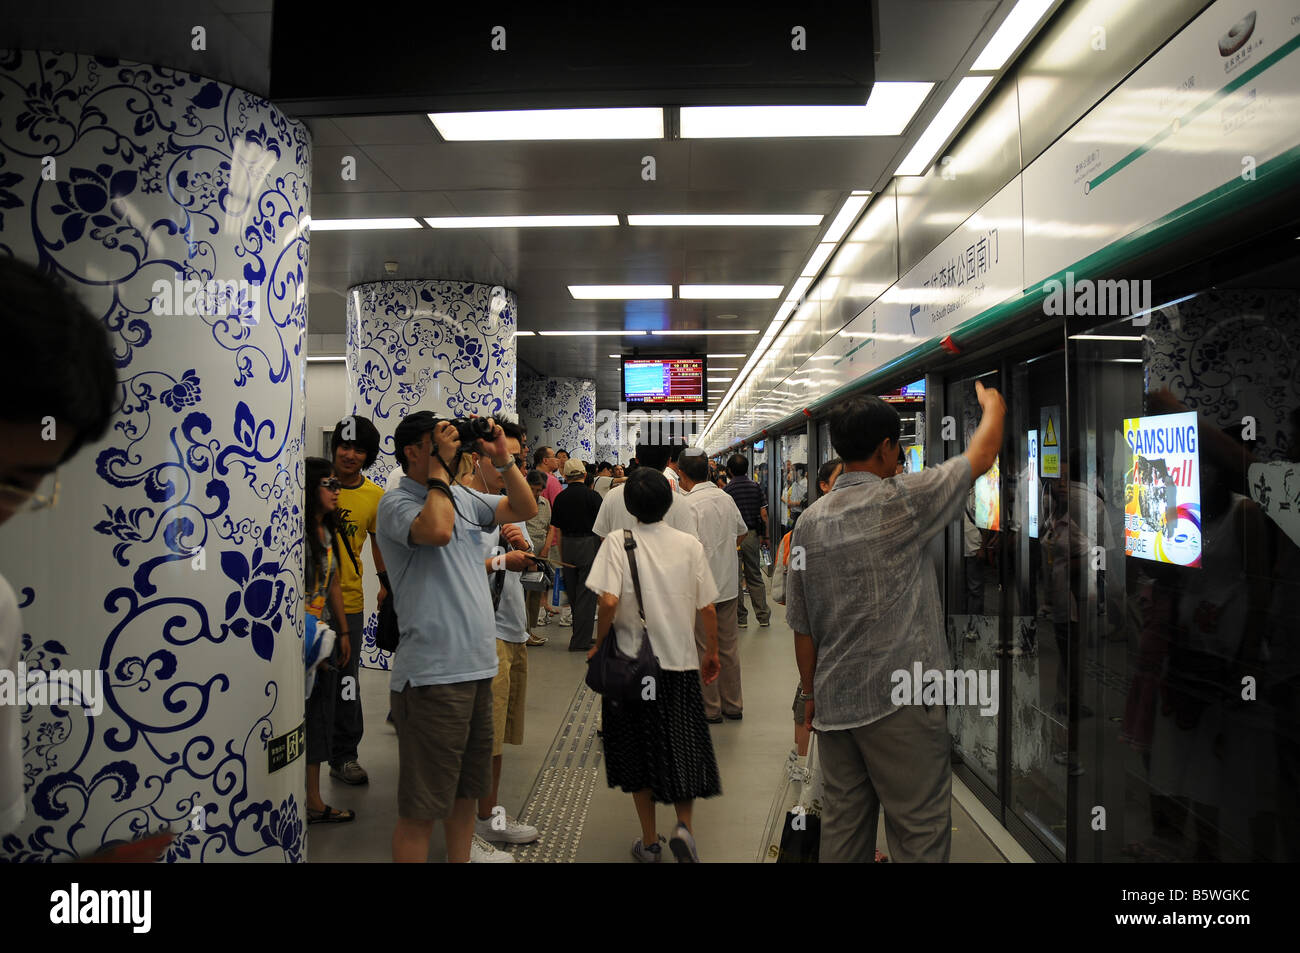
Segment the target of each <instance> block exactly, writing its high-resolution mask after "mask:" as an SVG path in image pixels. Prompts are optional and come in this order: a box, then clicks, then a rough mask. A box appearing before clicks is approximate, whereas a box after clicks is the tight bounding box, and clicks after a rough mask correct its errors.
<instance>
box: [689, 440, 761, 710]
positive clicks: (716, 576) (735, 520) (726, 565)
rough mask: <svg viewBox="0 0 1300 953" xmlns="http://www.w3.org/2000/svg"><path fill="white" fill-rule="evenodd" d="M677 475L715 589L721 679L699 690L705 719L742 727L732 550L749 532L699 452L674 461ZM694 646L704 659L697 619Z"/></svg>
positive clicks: (737, 586) (693, 450) (693, 449)
mask: <svg viewBox="0 0 1300 953" xmlns="http://www.w3.org/2000/svg"><path fill="white" fill-rule="evenodd" d="M677 471H678V474H679V475H680V476H681V480H682V488H683V489H684V490H685V491H686V503H687V506H688V508H689V509H690V512H691V515H692V516H694V518H695V534H694V535H695V538H696V539H698V540H699V541H700V542H701V543H702V544H703V546H704V555H705V557H706V558H707V560H708V563H709V570H710V571H711V572H712V573H713V582H714V585H716V586H717V589H718V598H717V600H716V601H715V602H714V609H715V610H716V611H717V616H718V659H719V661H720V662H721V663H722V674H721V675H720V676H719V677H718V680H717V681H716V682H713V683H712V684H709V685H705V686H704V687H703V695H704V718H705V720H706V721H707V722H708V723H709V724H711V725H717V724H721V722H722V720H723V719H724V718H727V719H730V720H731V721H740V719H741V710H742V709H743V707H744V705H743V702H742V699H741V694H740V646H739V644H738V642H737V639H736V633H737V626H736V597H737V596H738V595H739V590H740V580H739V578H738V577H737V575H736V571H735V567H736V547H737V546H739V545H740V543H741V542H742V541H743V540H744V538H745V534H746V533H748V532H749V527H748V526H746V525H745V518H744V517H743V516H741V515H740V507H738V506H737V505H736V501H735V500H733V499H732V498H731V497H730V496H728V495H727V494H726V493H723V492H722V491H721V490H720V489H718V487H717V485H716V484H714V483H710V482H709V458H708V456H707V455H706V454H705V453H704V451H703V450H702V449H701V448H699V447H688V448H687V449H685V450H683V451H682V452H681V455H680V456H679V457H678V460H677ZM695 645H696V648H698V649H699V652H700V657H701V658H703V657H704V654H705V652H707V651H708V639H707V637H706V636H705V633H704V627H703V626H702V625H701V623H700V620H699V618H698V617H697V618H696V621H695Z"/></svg>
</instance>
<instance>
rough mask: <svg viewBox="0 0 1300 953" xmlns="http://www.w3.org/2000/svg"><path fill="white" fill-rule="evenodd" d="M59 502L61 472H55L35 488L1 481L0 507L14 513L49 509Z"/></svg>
mask: <svg viewBox="0 0 1300 953" xmlns="http://www.w3.org/2000/svg"><path fill="white" fill-rule="evenodd" d="M58 502H59V474H58V472H57V471H56V472H54V473H52V474H50V475H49V476H47V477H46V478H45V479H44V480H42V481H41V484H40V486H38V487H37V488H36V489H35V490H28V489H25V488H24V487H21V486H14V485H13V484H12V483H0V509H6V510H9V511H10V512H12V513H31V512H35V511H36V510H44V509H48V508H49V507H51V506H55V505H57V504H58Z"/></svg>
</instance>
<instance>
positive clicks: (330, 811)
mask: <svg viewBox="0 0 1300 953" xmlns="http://www.w3.org/2000/svg"><path fill="white" fill-rule="evenodd" d="M356 819H357V815H356V813H355V812H354V811H351V810H346V811H338V810H335V809H334V808H332V807H330V806H329V805H328V804H326V805H325V810H323V811H313V810H312V809H311V808H307V823H308V824H346V823H348V822H349V821H355V820H356Z"/></svg>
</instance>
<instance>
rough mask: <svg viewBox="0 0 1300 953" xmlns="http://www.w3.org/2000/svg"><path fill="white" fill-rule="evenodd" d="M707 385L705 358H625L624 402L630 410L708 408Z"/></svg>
mask: <svg viewBox="0 0 1300 953" xmlns="http://www.w3.org/2000/svg"><path fill="white" fill-rule="evenodd" d="M705 386H706V373H705V367H704V358H702V357H625V358H623V401H624V402H625V403H626V404H627V406H628V408H629V409H633V408H635V409H639V410H653V409H659V410H697V409H706V408H705Z"/></svg>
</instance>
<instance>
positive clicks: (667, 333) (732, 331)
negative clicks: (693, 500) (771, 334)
mask: <svg viewBox="0 0 1300 953" xmlns="http://www.w3.org/2000/svg"><path fill="white" fill-rule="evenodd" d="M650 333H651V334H655V335H659V336H661V337H691V336H694V335H697V334H757V333H758V329H757V328H727V329H725V330H722V329H712V330H705V329H701V330H697V331H651V332H650Z"/></svg>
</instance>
